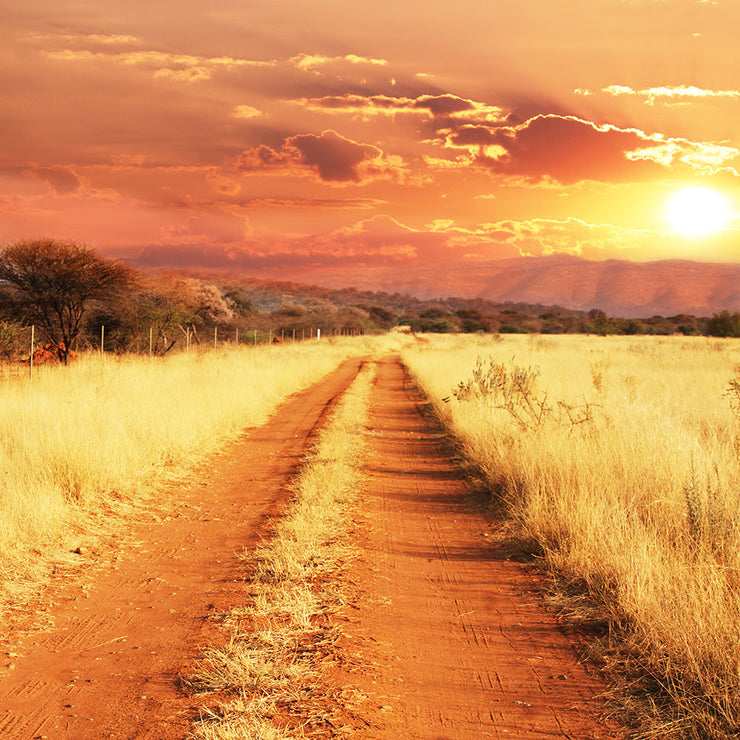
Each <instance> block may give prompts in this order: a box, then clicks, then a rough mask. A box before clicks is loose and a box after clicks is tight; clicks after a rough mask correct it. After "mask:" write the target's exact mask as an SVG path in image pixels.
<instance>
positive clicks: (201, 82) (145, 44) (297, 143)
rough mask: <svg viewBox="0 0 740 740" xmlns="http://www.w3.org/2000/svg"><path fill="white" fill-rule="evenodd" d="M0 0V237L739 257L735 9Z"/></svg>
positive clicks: (732, 4)
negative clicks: (705, 201)
mask: <svg viewBox="0 0 740 740" xmlns="http://www.w3.org/2000/svg"><path fill="white" fill-rule="evenodd" d="M2 1H3V3H4V4H6V5H7V6H8V7H6V8H5V9H3V11H2V13H1V14H0V31H1V32H2V37H3V44H2V46H1V47H0V81H1V83H0V84H2V105H0V142H1V144H2V145H1V146H0V242H2V243H8V242H11V241H15V240H20V239H30V238H36V237H41V236H45V237H48V236H51V237H54V238H59V239H65V240H75V241H78V242H82V243H84V244H87V245H90V246H92V247H94V248H96V249H98V250H100V251H101V252H103V253H104V254H107V255H110V256H116V257H124V258H127V259H133V260H137V261H139V262H140V263H142V264H149V265H168V266H181V267H190V266H197V267H205V268H225V269H230V270H235V271H240V272H253V273H255V274H264V275H280V274H284V275H286V276H294V275H297V274H300V273H301V272H302V271H303V272H306V271H308V272H310V271H311V270H317V271H321V270H324V271H331V270H345V271H346V270H349V271H352V270H364V269H371V268H379V267H383V268H385V269H388V268H391V270H395V269H397V270H399V271H403V270H407V269H408V270H411V269H413V268H415V267H418V266H425V267H429V266H435V265H438V266H439V267H440V268H445V269H447V268H449V269H454V268H455V267H456V266H460V267H461V268H462V267H464V268H465V269H468V270H470V269H472V270H475V269H476V266H477V265H478V264H480V265H483V264H484V263H485V262H486V261H487V260H492V259H503V258H511V257H520V256H523V257H529V256H541V255H551V254H572V255H577V256H580V257H584V258H586V259H589V260H599V261H600V260H606V259H614V258H616V259H626V260H635V261H647V260H660V259H692V260H700V261H714V262H738V261H740V177H739V176H738V173H739V172H740V125H738V124H739V123H740V76H739V75H738V70H739V69H740V46H739V45H738V44H737V40H736V30H737V28H738V25H739V23H740V2H738V0H558V1H557V2H553V0H456V2H447V1H446V2H441V1H440V0H428V2H425V3H417V2H410V1H409V0H372V1H370V0H351V1H350V2H348V1H347V0H342V1H341V2H340V1H339V0H312V2H307V1H305V0H271V2H269V3H268V2H265V1H264V0H259V1H257V0H155V2H152V1H151V0H147V1H146V2H144V1H143V0H127V2H126V3H121V2H118V1H116V2H113V0H96V1H95V2H90V0H67V1H66V2H64V3H58V2H54V3H52V2H50V0H25V2H23V3H12V4H11V3H9V2H8V0H2ZM687 188H702V189H703V190H701V191H698V190H696V191H687V190H686V189H687ZM687 192H688V193H689V194H691V193H699V192H701V193H704V194H705V195H706V194H707V193H709V194H710V196H711V197H710V201H711V204H710V205H707V206H700V207H699V214H698V216H695V217H694V216H692V217H691V218H693V219H694V226H695V227H696V226H697V223H696V219H698V228H694V229H693V230H692V228H691V227H690V226H689V227H686V225H685V224H684V225H683V226H681V224H680V223H678V218H679V217H678V216H676V210H678V211H679V214H680V213H684V214H685V213H687V212H690V211H691V209H692V208H693V205H692V204H693V203H694V202H695V201H696V199H695V198H693V197H690V198H689V199H688V201H687V200H686V197H685V196H686V193H687ZM677 193H683V194H684V201H683V202H679V205H678V207H676V206H675V202H674V208H673V215H672V216H671V215H668V216H667V215H666V214H670V213H671V211H670V210H667V209H668V208H669V204H670V202H671V198H672V197H674V196H676V194H677ZM700 200H701V199H700ZM712 208H714V209H715V211H716V209H719V211H720V213H719V214H717V213H715V211H712ZM707 210H709V213H707Z"/></svg>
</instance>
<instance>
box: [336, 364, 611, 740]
mask: <svg viewBox="0 0 740 740" xmlns="http://www.w3.org/2000/svg"><path fill="white" fill-rule="evenodd" d="M368 426H369V428H370V430H371V438H370V442H369V459H368V461H367V470H366V475H367V484H366V488H365V489H364V490H363V492H362V493H361V495H360V499H361V500H362V501H363V504H362V506H361V517H362V519H361V522H360V527H359V529H360V531H361V532H363V533H364V534H363V543H362V548H363V551H364V555H363V556H362V557H361V559H360V561H359V565H358V566H357V568H356V569H355V570H356V572H355V573H354V574H353V580H355V581H356V582H358V583H360V584H362V585H363V590H364V592H365V599H364V600H363V599H362V598H360V599H359V603H360V607H359V611H358V612H357V613H356V614H355V616H354V617H353V618H352V623H351V624H350V625H349V627H348V628H347V630H346V631H347V632H348V633H349V634H354V635H355V636H359V637H360V640H359V644H358V645H355V646H354V647H355V648H356V649H357V652H359V651H362V652H363V653H365V654H367V655H368V657H371V658H372V660H373V661H374V662H375V663H376V664H377V666H376V668H375V670H374V671H373V674H372V675H371V676H369V677H368V678H367V679H366V680H365V681H362V683H361V688H363V689H364V690H365V691H366V692H367V693H369V694H370V695H371V696H372V697H374V699H375V703H376V705H377V706H378V707H380V708H381V709H380V711H378V712H377V716H375V717H373V718H372V719H373V721H374V723H375V724H376V725H377V728H378V729H376V728H373V730H372V731H370V732H369V735H370V736H372V737H373V739H374V740H399V739H400V738H403V740H412V739H416V738H419V739H422V738H423V739H424V740H482V738H497V739H499V738H517V740H528V739H529V738H569V739H570V740H584V739H585V738H604V739H605V738H615V737H619V736H620V735H619V733H618V732H616V731H615V730H614V729H607V728H606V727H605V726H603V725H601V724H600V723H599V721H598V715H599V713H600V710H601V709H602V706H601V703H600V701H599V700H598V698H597V697H598V695H599V694H600V693H602V692H603V691H604V688H605V686H604V684H603V682H602V681H601V680H600V679H599V677H598V676H597V675H594V674H593V673H591V672H590V671H588V670H587V668H586V667H584V666H583V665H580V664H579V662H578V659H577V656H576V653H575V651H574V648H573V645H572V642H571V641H570V640H569V639H568V638H567V637H566V635H565V634H564V633H563V632H562V631H561V630H560V628H559V627H558V624H557V622H556V620H555V619H554V617H552V616H551V615H550V614H549V613H548V612H547V611H546V610H545V609H544V608H543V604H542V601H541V598H538V596H537V585H538V584H537V583H536V581H535V580H534V578H533V575H532V573H531V571H529V570H527V568H526V567H525V566H524V565H522V564H521V563H517V562H514V561H512V560H509V559H507V552H506V551H505V549H504V548H503V547H502V546H501V545H497V544H496V543H495V540H494V538H493V537H490V536H488V535H489V533H490V532H491V524H490V515H489V516H485V515H484V513H483V509H482V502H481V501H480V499H479V498H478V497H476V496H475V494H473V493H471V490H470V488H469V486H468V485H467V483H466V482H465V480H464V479H463V478H462V476H461V475H460V473H459V472H458V470H456V469H455V467H454V466H453V465H452V463H451V461H450V458H449V453H448V452H447V451H446V450H445V448H444V446H443V438H442V435H441V433H440V431H439V429H438V428H437V427H436V425H435V424H434V423H433V422H432V421H431V420H430V419H429V418H428V417H425V416H424V414H423V404H422V402H421V399H420V398H419V396H418V394H417V393H416V392H415V391H414V390H413V388H412V387H411V384H410V381H409V380H408V377H407V375H406V373H405V371H404V369H403V368H402V367H401V366H400V364H399V363H398V362H395V361H392V360H387V361H382V362H380V363H379V365H378V376H377V381H376V387H375V392H374V395H373V401H372V404H371V408H370V416H369V421H368ZM350 642H351V641H350ZM369 646H372V647H369ZM349 651H350V652H351V651H352V645H350V646H349ZM353 679H354V674H353V676H352V677H351V678H350V680H353Z"/></svg>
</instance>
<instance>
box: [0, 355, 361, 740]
mask: <svg viewBox="0 0 740 740" xmlns="http://www.w3.org/2000/svg"><path fill="white" fill-rule="evenodd" d="M360 364H361V361H360V360H357V359H353V360H349V361H347V362H345V363H344V364H343V365H342V366H341V367H340V368H339V369H338V370H337V371H336V372H334V373H333V374H331V375H330V376H329V377H327V378H326V379H324V380H323V381H322V382H320V383H319V384H317V385H315V386H313V387H312V388H310V389H308V390H307V391H304V392H303V393H300V394H298V395H297V396H295V397H293V398H292V399H290V400H289V401H288V402H287V403H285V404H284V405H283V406H282V407H281V408H280V409H279V411H278V412H277V414H276V415H275V416H274V417H273V418H272V419H271V420H270V421H269V422H268V423H267V424H266V425H265V426H264V427H261V428H259V429H255V430H251V431H250V432H248V433H245V434H244V435H243V436H242V438H241V439H239V441H238V442H236V443H235V444H233V445H232V446H231V447H230V448H229V449H228V450H226V451H224V453H223V454H222V455H220V456H218V457H217V458H215V459H214V460H213V461H212V463H211V464H210V466H209V467H210V470H207V471H204V472H203V473H202V475H201V476H200V477H201V479H203V480H206V481H207V485H206V486H202V487H199V486H196V487H194V488H192V489H190V490H184V491H179V492H177V491H173V492H172V495H173V496H177V497H178V499H179V501H180V504H179V506H178V509H179V516H178V517H177V518H172V519H170V520H169V521H167V520H165V521H161V522H150V523H145V524H143V525H142V526H141V527H139V528H138V531H137V532H136V540H137V541H138V543H139V546H138V547H134V548H131V549H130V550H129V552H127V553H126V554H125V555H124V556H123V557H122V558H121V559H120V560H119V561H118V563H117V568H116V570H109V571H102V572H99V573H97V574H96V582H95V583H94V584H92V585H91V586H90V587H89V588H87V589H81V588H75V589H73V590H69V591H67V592H66V593H61V594H54V595H53V596H54V597H55V600H56V601H57V605H56V607H55V608H54V610H53V611H54V621H55V627H54V628H53V629H52V630H51V631H48V632H44V633H39V634H35V635H32V636H30V637H29V638H28V639H26V640H25V641H24V642H23V643H22V644H21V645H20V646H19V648H17V652H18V653H19V655H18V657H16V658H15V663H16V667H15V669H14V670H13V671H12V672H11V673H10V674H9V675H8V676H7V677H5V678H4V679H2V680H1V681H0V737H2V738H3V740H29V739H31V738H49V740H102V739H103V738H116V740H124V739H128V738H146V739H147V740H181V738H183V737H185V735H186V734H187V732H188V729H189V728H190V723H191V720H192V718H193V716H194V707H193V706H192V705H193V702H191V701H189V700H188V699H187V697H185V696H184V694H183V693H182V692H181V691H180V689H179V686H178V675H179V673H180V672H181V671H183V670H184V669H186V667H187V666H188V664H189V663H191V662H192V661H193V660H194V659H195V658H196V656H197V655H198V648H199V647H200V646H202V645H203V644H204V643H206V642H207V639H208V634H207V633H208V630H209V626H210V625H209V621H210V620H209V619H208V617H209V615H212V614H214V613H218V610H222V609H223V610H225V609H226V608H227V607H228V606H233V605H234V603H238V601H239V599H240V594H241V593H242V590H243V588H244V584H243V580H242V576H243V574H242V572H241V569H240V565H239V562H238V560H237V558H236V554H237V553H240V552H241V551H242V550H243V549H244V548H245V547H249V546H250V545H253V544H255V543H256V541H257V538H258V536H259V533H260V531H261V530H262V525H263V523H264V521H265V519H266V517H268V516H269V515H270V514H271V513H275V512H276V511H278V510H279V507H280V506H281V505H282V504H283V503H284V502H285V501H286V500H287V499H288V488H287V485H288V482H289V480H290V478H291V476H292V475H293V474H294V473H295V470H296V468H297V466H298V464H299V463H300V460H301V458H302V457H303V455H304V454H305V452H306V450H307V448H308V445H309V444H310V441H311V438H312V434H313V432H314V431H315V429H316V428H317V426H318V425H320V423H321V421H322V419H323V416H324V413H325V411H326V410H327V408H328V407H329V406H331V404H332V403H333V402H334V401H335V400H336V399H337V398H339V397H340V396H341V394H342V393H343V391H344V390H345V389H346V388H347V386H348V385H349V384H350V383H351V381H352V380H353V379H354V377H355V376H356V374H357V372H358V369H359V367H360Z"/></svg>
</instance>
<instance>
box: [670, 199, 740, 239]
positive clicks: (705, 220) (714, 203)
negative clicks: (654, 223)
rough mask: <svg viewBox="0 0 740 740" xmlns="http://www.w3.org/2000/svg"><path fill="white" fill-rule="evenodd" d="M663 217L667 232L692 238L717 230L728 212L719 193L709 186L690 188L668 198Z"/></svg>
mask: <svg viewBox="0 0 740 740" xmlns="http://www.w3.org/2000/svg"><path fill="white" fill-rule="evenodd" d="M665 216H666V220H667V221H668V224H669V226H670V228H671V231H673V232H675V233H677V234H680V235H681V236H685V237H689V238H694V237H699V236H708V235H710V234H714V233H716V232H717V231H721V230H722V229H724V228H725V227H726V226H727V224H728V222H729V220H730V218H731V216H732V213H731V210H730V204H729V202H728V200H727V198H725V196H724V195H722V194H721V193H718V192H717V191H716V190H712V189H711V188H702V187H690V188H684V189H683V190H679V191H678V192H676V193H674V194H673V195H672V196H671V197H670V198H669V200H668V205H667V207H666V214H665Z"/></svg>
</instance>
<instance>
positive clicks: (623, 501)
mask: <svg viewBox="0 0 740 740" xmlns="http://www.w3.org/2000/svg"><path fill="white" fill-rule="evenodd" d="M403 358H404V361H405V362H406V363H407V364H408V366H409V367H410V369H411V371H412V372H413V374H414V375H415V376H416V378H417V379H418V381H419V383H420V385H421V387H422V388H423V390H424V391H425V393H427V394H428V395H429V397H430V398H431V399H432V401H433V404H434V406H435V408H436V411H437V413H438V414H439V416H440V417H441V418H442V419H443V420H444V422H445V423H446V424H447V425H448V427H449V428H450V429H451V430H452V432H453V434H454V436H455V437H456V438H457V440H458V441H459V444H460V446H461V450H462V453H463V454H464V456H465V457H466V458H467V459H468V460H470V461H471V463H472V464H473V465H474V466H475V468H476V469H477V471H478V473H479V474H480V475H482V476H483V477H484V478H485V480H486V482H487V485H488V486H489V487H490V489H491V490H492V491H493V493H494V496H495V498H496V500H497V502H498V504H499V505H500V506H501V507H502V509H503V510H504V511H505V512H506V514H507V517H506V520H507V521H508V522H509V523H510V524H509V526H510V534H511V536H512V537H513V538H515V539H516V540H518V541H519V542H520V543H522V544H524V545H525V546H526V547H527V548H528V549H529V550H530V551H531V552H532V553H534V554H536V555H537V556H539V557H540V558H541V562H542V563H543V564H544V565H545V566H547V567H548V568H549V569H550V571H551V573H552V574H553V576H554V579H555V582H556V587H555V588H556V591H557V592H558V593H559V597H558V598H561V599H563V598H564V599H565V601H561V604H564V605H565V608H566V610H567V611H569V612H570V615H571V617H573V618H574V619H576V620H579V621H580V622H581V624H582V625H584V626H585V627H590V628H592V630H593V635H594V637H595V638H596V640H595V643H594V645H593V655H594V656H595V657H596V658H597V659H599V660H601V661H604V663H605V664H606V666H607V668H609V669H611V673H612V675H614V676H615V678H616V677H619V676H621V679H622V682H623V685H622V690H621V691H620V692H619V696H621V700H622V704H623V707H622V708H623V710H624V711H625V712H626V716H627V717H628V718H629V721H631V722H632V723H633V725H634V727H635V732H634V735H633V737H637V738H683V739H691V740H708V739H714V738H716V739H719V738H730V737H737V731H738V727H740V570H739V569H740V468H739V466H738V463H739V462H740V461H739V456H740V345H738V343H737V342H733V341H731V340H723V341H721V340H708V339H705V338H698V337H697V338H679V337H672V338H660V339H657V338H639V337H635V338H625V337H603V338H599V337H592V338H587V337H508V338H506V339H501V338H499V339H498V340H495V339H493V338H488V337H477V338H471V337H467V338H464V339H463V338H461V337H438V338H434V337H432V338H431V341H430V342H427V343H418V344H417V345H416V346H415V347H409V348H407V349H405V350H404V352H403Z"/></svg>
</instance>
